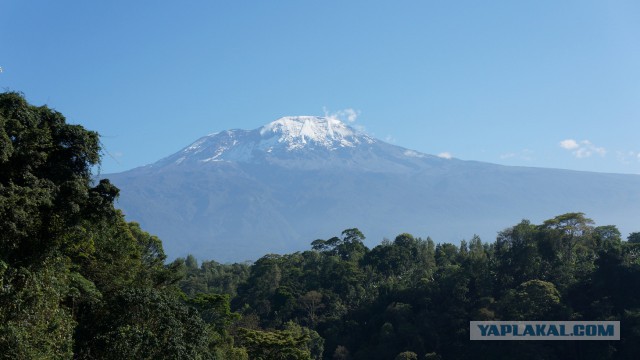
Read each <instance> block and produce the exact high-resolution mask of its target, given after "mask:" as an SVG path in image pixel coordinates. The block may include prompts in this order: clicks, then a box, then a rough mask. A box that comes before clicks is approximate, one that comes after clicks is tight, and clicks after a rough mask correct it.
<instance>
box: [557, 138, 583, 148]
mask: <svg viewBox="0 0 640 360" xmlns="http://www.w3.org/2000/svg"><path fill="white" fill-rule="evenodd" d="M560 147H562V148H563V149H567V150H572V149H575V148H578V147H580V145H578V143H577V142H576V141H575V140H573V139H566V140H562V141H560Z"/></svg>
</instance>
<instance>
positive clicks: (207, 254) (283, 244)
mask: <svg viewBox="0 0 640 360" xmlns="http://www.w3.org/2000/svg"><path fill="white" fill-rule="evenodd" d="M104 177H106V178H109V179H111V180H112V181H113V182H114V183H115V184H116V185H117V186H118V187H119V188H120V189H121V196H120V199H119V202H118V206H119V207H120V208H121V209H123V211H124V212H125V214H126V215H127V218H128V219H129V220H131V221H137V222H140V223H141V225H142V226H143V228H144V229H146V230H147V231H149V232H151V233H154V234H157V235H158V236H159V237H160V238H161V239H162V240H163V242H164V246H165V250H166V252H167V254H168V255H169V256H170V257H172V258H175V257H178V256H185V255H187V254H193V255H195V256H196V257H197V258H199V259H214V260H217V261H222V262H229V261H243V260H255V259H257V258H258V257H260V256H262V255H265V254H267V253H284V252H292V251H298V250H307V249H309V248H310V246H309V244H310V243H311V241H313V240H315V239H318V238H324V239H326V238H329V237H332V236H335V235H338V234H339V233H340V232H341V231H342V230H344V229H346V228H352V227H357V228H359V229H360V230H361V231H362V232H363V233H364V234H365V235H366V236H367V237H368V239H367V241H366V242H365V243H366V244H367V245H368V246H374V245H376V244H377V243H379V242H380V241H381V240H382V239H383V238H384V237H388V238H393V237H395V236H396V235H398V234H399V233H402V232H409V233H412V234H413V235H414V236H420V237H427V236H431V238H433V239H434V240H435V241H436V242H445V241H447V242H458V241H460V240H462V239H469V238H471V237H472V236H473V235H474V234H478V235H480V236H481V238H482V239H483V240H484V241H493V240H495V237H496V235H497V233H498V231H500V230H502V229H504V228H506V227H509V226H512V225H515V224H516V223H518V222H519V221H520V220H522V219H524V218H526V219H530V220H531V221H533V222H540V221H542V220H545V219H548V218H551V217H553V216H556V215H559V214H562V213H566V212H584V213H586V214H587V216H588V217H591V218H593V219H594V220H596V222H597V224H599V225H608V224H614V225H617V226H618V227H619V229H620V230H621V231H622V232H623V236H625V237H626V235H627V234H628V232H631V231H640V176H637V175H622V174H602V173H589V172H577V171H568V170H556V169H542V168H527V167H508V166H500V165H494V164H489V163H481V162H475V161H462V160H458V159H443V158H439V157H436V156H433V155H427V154H423V153H419V152H417V151H413V150H409V149H405V148H402V147H399V146H394V145H391V144H388V143H385V142H383V141H380V140H378V139H375V138H372V137H370V136H368V135H366V134H364V133H361V132H359V131H357V130H355V129H353V128H351V127H349V126H347V125H346V124H344V123H342V122H340V121H338V120H336V119H333V118H323V117H310V116H298V117H285V118H282V119H278V120H276V121H274V122H272V123H270V124H268V125H265V126H263V127H261V128H259V129H255V130H228V131H223V132H219V133H215V134H211V135H208V136H205V137H202V138H200V139H198V140H197V141H196V142H194V143H193V144H191V145H189V146H187V147H185V148H184V149H183V150H181V151H179V152H178V153H175V154H173V155H170V156H168V157H166V158H164V159H162V160H159V161H158V162H156V163H154V164H150V165H147V166H143V167H139V168H136V169H132V170H129V171H126V172H122V173H118V174H109V175H105V176H104Z"/></svg>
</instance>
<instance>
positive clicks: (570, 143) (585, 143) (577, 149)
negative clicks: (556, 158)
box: [560, 139, 607, 159]
mask: <svg viewBox="0 0 640 360" xmlns="http://www.w3.org/2000/svg"><path fill="white" fill-rule="evenodd" d="M560 147H561V148H563V149H566V150H573V151H571V153H572V154H573V156H575V157H577V158H578V159H583V158H588V157H590V156H592V155H593V154H597V155H600V156H602V157H604V156H605V155H606V154H607V150H606V149H605V148H603V147H601V146H596V145H594V144H593V143H592V142H591V141H589V140H582V141H580V142H577V141H575V140H573V139H566V140H562V141H560Z"/></svg>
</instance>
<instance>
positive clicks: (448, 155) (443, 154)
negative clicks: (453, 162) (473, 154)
mask: <svg viewBox="0 0 640 360" xmlns="http://www.w3.org/2000/svg"><path fill="white" fill-rule="evenodd" d="M438 157H439V158H443V159H452V158H453V155H451V153H450V152H448V151H445V152H441V153H440V154H438Z"/></svg>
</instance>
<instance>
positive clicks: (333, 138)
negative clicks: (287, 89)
mask: <svg viewBox="0 0 640 360" xmlns="http://www.w3.org/2000/svg"><path fill="white" fill-rule="evenodd" d="M260 135H261V136H262V137H263V138H271V137H272V136H274V135H275V136H279V138H278V142H279V143H285V144H286V145H287V149H288V150H294V149H299V148H303V147H304V146H306V145H307V144H309V143H315V144H317V145H321V146H323V147H326V148H329V149H331V148H335V147H353V146H356V145H357V144H359V143H360V142H361V139H360V138H364V139H365V141H367V142H369V143H370V142H372V141H373V139H371V138H370V137H368V136H366V135H362V134H358V133H357V132H356V131H355V130H354V129H352V128H350V127H349V126H347V125H345V124H344V123H343V122H342V121H340V120H338V119H336V118H333V117H319V116H286V117H283V118H280V119H278V120H276V121H274V122H272V123H270V124H267V125H265V126H263V127H262V128H260Z"/></svg>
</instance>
